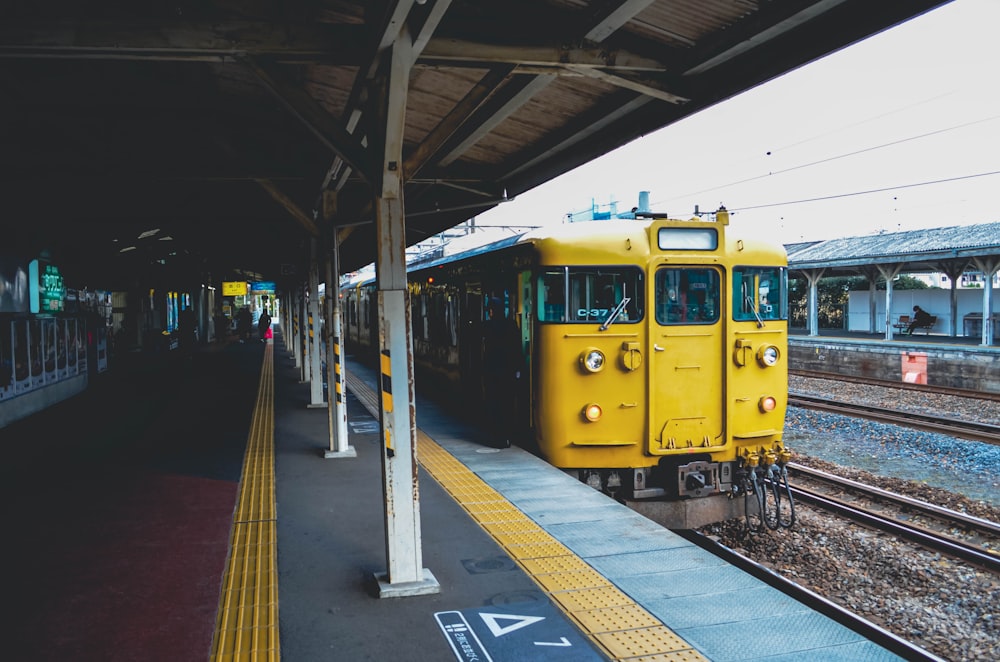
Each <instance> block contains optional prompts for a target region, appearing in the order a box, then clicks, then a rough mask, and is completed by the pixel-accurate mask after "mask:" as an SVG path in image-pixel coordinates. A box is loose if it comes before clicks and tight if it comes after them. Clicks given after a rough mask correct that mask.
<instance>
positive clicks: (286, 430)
mask: <svg viewBox="0 0 1000 662" xmlns="http://www.w3.org/2000/svg"><path fill="white" fill-rule="evenodd" d="M274 342H275V344H266V345H261V344H257V343H247V344H238V343H230V344H227V345H224V346H219V347H213V348H212V351H208V352H202V353H198V354H196V355H194V356H193V357H186V358H185V359H183V360H181V361H177V362H166V363H163V362H161V363H156V364H155V365H153V366H148V365H136V366H130V367H127V369H126V368H121V369H120V372H119V373H118V374H117V375H108V376H107V377H108V379H107V380H106V381H105V383H102V384H96V385H95V386H94V388H93V389H90V390H88V392H87V393H86V394H84V395H82V396H79V397H78V398H74V399H73V400H71V401H68V402H66V403H63V404H62V405H59V406H56V407H52V408H51V409H49V410H46V412H43V413H42V414H40V415H38V416H33V417H31V418H29V419H25V420H24V421H21V422H18V423H16V424H14V425H12V426H10V427H8V428H5V429H4V430H2V432H0V435H2V438H3V440H4V449H5V451H6V452H7V455H8V457H7V463H6V467H5V471H4V474H3V478H4V481H3V482H4V485H3V489H4V499H3V508H4V517H5V521H6V522H7V523H8V530H7V536H5V537H6V538H7V540H8V542H7V544H6V545H5V546H6V548H7V550H6V551H8V552H9V555H8V563H7V569H8V573H9V575H10V577H11V581H10V584H11V590H10V591H9V592H8V597H9V598H11V604H10V606H11V607H13V610H11V609H9V610H8V614H9V615H8V617H7V619H5V620H6V625H7V628H6V629H7V631H8V632H7V636H6V637H5V643H6V644H7V646H6V647H5V648H6V651H7V654H6V655H5V657H6V658H7V659H12V660H25V661H29V660H53V659H72V660H81V661H88V660H95V661H96V660H102V661H109V660H139V659H141V660H152V661H157V660H164V661H166V660H170V661H171V662H174V661H176V660H200V659H213V660H256V659H259V660H279V659H285V660H291V661H294V662H299V661H302V662H306V661H308V662H312V661H315V660H349V661H351V662H354V661H357V660H407V661H414V662H422V661H424V660H427V661H435V662H437V661H448V660H495V661H498V662H499V661H501V660H543V659H544V660H574V661H577V660H581V661H585V660H609V659H611V660H719V661H721V660H748V659H754V660H765V659H766V660H776V661H777V660H782V661H791V660H809V661H810V662H814V661H816V660H859V659H865V660H897V659H902V658H900V657H898V656H897V655H896V654H894V653H893V652H891V651H890V650H889V648H886V647H883V646H881V645H879V644H877V643H875V642H873V641H870V640H868V639H866V638H865V637H863V636H862V635H860V634H858V633H856V632H854V631H852V630H850V629H848V628H846V627H844V626H842V625H839V624H837V623H836V622H834V621H833V620H832V619H830V618H828V617H826V616H824V615H822V614H820V613H818V612H816V611H813V610H812V609H810V608H808V607H806V606H804V605H803V604H802V603H799V602H797V601H796V600H794V599H792V598H790V597H788V596H786V595H784V594H783V593H781V592H779V591H777V590H775V589H772V588H770V587H768V586H766V585H765V584H764V583H763V582H761V581H760V580H758V579H755V578H754V577H752V576H751V575H749V574H746V573H744V572H743V571H741V570H738V569H737V568H735V567H732V566H729V565H728V564H726V563H725V562H723V561H721V560H720V559H718V558H717V557H714V556H712V555H711V554H709V553H708V552H705V551H704V550H701V549H700V548H698V547H697V546H694V545H693V544H691V543H689V542H688V541H686V540H685V539H684V538H682V537H680V536H678V535H677V534H675V533H673V532H671V531H669V530H667V529H664V528H662V527H660V526H658V525H656V524H654V523H652V522H651V521H650V520H648V519H646V518H644V517H642V516H641V515H638V514H637V513H635V512H634V511H632V510H630V509H628V508H626V507H625V506H623V505H621V504H618V503H617V502H615V501H614V500H612V499H609V498H607V497H604V496H603V495H601V494H599V493H597V492H594V491H593V490H591V489H590V488H589V487H586V486H585V485H583V484H581V483H580V482H579V481H576V480H575V479H572V478H570V477H568V476H567V475H565V474H564V473H562V472H560V471H558V470H556V469H554V468H552V467H551V466H549V465H547V464H546V463H544V462H542V461H541V460H539V459H538V458H536V457H534V456H532V455H530V454H529V453H526V452H524V451H522V450H520V449H518V448H516V447H514V448H508V449H498V448H492V447H490V446H488V445H485V444H483V443H481V442H482V441H483V440H485V439H486V434H487V432H486V431H483V430H478V429H476V428H474V427H471V426H469V425H468V424H465V423H462V422H461V421H459V420H457V419H456V418H454V417H453V416H450V415H448V414H447V413H446V412H444V411H443V410H441V409H440V408H438V407H437V406H435V404H434V403H432V402H428V401H425V400H423V399H421V398H420V397H418V400H417V412H418V413H417V426H418V428H419V429H420V434H419V436H418V457H419V460H420V469H419V487H420V490H419V493H420V513H421V532H422V540H421V548H422V556H423V566H424V567H425V568H426V569H427V570H428V571H429V572H430V573H432V575H433V577H434V580H435V581H436V583H437V584H438V585H439V590H438V591H437V592H433V593H429V594H425V595H414V596H408V597H393V598H384V597H379V588H378V583H377V581H376V579H375V577H376V575H378V574H379V573H382V572H384V571H385V569H386V567H385V566H386V552H385V549H386V547H385V528H384V520H383V518H384V515H383V513H384V506H383V497H382V481H381V468H380V464H381V461H380V453H382V452H383V447H382V444H381V435H380V429H379V425H378V422H377V420H376V418H374V417H373V416H372V414H371V412H370V411H369V409H368V407H370V406H371V395H370V392H371V391H370V385H373V384H374V383H375V375H374V374H373V373H371V372H370V371H368V370H366V368H365V367H364V366H363V365H360V364H358V363H356V362H353V361H350V360H349V361H348V365H347V369H348V375H349V381H348V383H349V385H350V383H351V382H352V381H353V383H354V384H355V386H354V387H351V390H350V393H349V399H348V415H349V421H348V422H349V427H350V435H349V436H350V444H351V446H352V448H353V449H354V450H355V451H356V457H347V458H344V457H342V458H330V459H327V458H324V451H325V450H327V445H328V432H327V429H328V428H327V411H326V409H323V408H320V409H317V408H311V407H309V406H308V402H309V385H308V384H307V383H301V382H300V381H299V370H298V369H297V368H296V367H295V366H294V361H293V360H292V359H291V358H290V355H289V354H288V352H286V351H284V350H283V345H282V340H281V334H280V333H277V334H276V337H275V341H274ZM366 384H367V385H369V392H366V390H365V385H366Z"/></svg>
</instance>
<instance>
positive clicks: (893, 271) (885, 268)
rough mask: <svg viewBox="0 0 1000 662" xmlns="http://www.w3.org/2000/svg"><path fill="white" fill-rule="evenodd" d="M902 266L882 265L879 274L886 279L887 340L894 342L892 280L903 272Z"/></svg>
mask: <svg viewBox="0 0 1000 662" xmlns="http://www.w3.org/2000/svg"><path fill="white" fill-rule="evenodd" d="M902 269H903V265H902V264H880V265H878V272H879V273H880V274H882V277H883V278H885V339H886V340H892V335H893V326H892V279H893V278H895V277H896V276H897V275H899V272H900V271H902Z"/></svg>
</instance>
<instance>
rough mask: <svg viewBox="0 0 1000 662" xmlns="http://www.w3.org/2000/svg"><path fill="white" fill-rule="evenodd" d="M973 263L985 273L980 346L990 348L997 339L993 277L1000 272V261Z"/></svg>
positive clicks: (987, 259)
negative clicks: (994, 317) (994, 318)
mask: <svg viewBox="0 0 1000 662" xmlns="http://www.w3.org/2000/svg"><path fill="white" fill-rule="evenodd" d="M973 263H974V264H975V265H976V268H977V269H979V270H980V271H982V272H983V337H982V342H981V343H980V344H982V345H985V346H987V347H989V346H990V345H992V344H993V339H994V338H996V329H994V328H993V275H994V274H995V273H996V272H997V271H1000V259H997V258H994V257H986V256H984V257H977V258H974V259H973Z"/></svg>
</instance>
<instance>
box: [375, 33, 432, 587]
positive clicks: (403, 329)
mask: <svg viewBox="0 0 1000 662" xmlns="http://www.w3.org/2000/svg"><path fill="white" fill-rule="evenodd" d="M385 56H387V57H384V58H383V61H382V65H383V70H382V72H381V73H380V76H381V80H380V81H379V83H380V84H381V88H380V90H379V91H381V92H382V93H383V94H384V99H382V101H383V103H384V106H383V107H382V108H380V110H381V111H382V112H383V113H384V115H382V117H383V118H384V120H385V134H384V142H382V147H383V151H382V153H379V152H378V150H377V149H375V150H374V151H375V158H377V159H379V161H380V162H379V164H378V168H376V174H377V176H378V178H379V184H378V185H377V186H376V199H375V227H376V234H377V237H378V247H377V251H378V253H377V255H378V259H377V261H376V279H377V282H378V313H379V349H380V355H381V359H382V364H381V365H382V379H381V384H382V388H381V391H380V393H381V397H380V401H381V424H382V440H383V443H384V448H383V453H382V484H383V487H384V489H385V502H384V512H385V542H386V560H387V563H388V569H387V571H386V572H384V573H377V574H376V575H375V577H376V579H377V580H378V582H379V596H380V597H383V598H385V597H401V596H409V595H424V594H428V593H439V592H440V591H441V586H440V584H438V581H437V579H435V578H434V575H432V574H431V572H430V571H429V570H428V569H426V568H424V567H423V550H422V545H421V539H420V496H419V495H420V490H419V489H418V487H417V434H416V432H417V429H416V418H415V411H414V389H413V344H412V343H413V339H412V337H411V332H410V325H409V319H410V310H409V303H410V302H409V297H408V296H407V294H408V293H407V289H406V235H405V229H406V228H405V217H404V208H403V182H402V177H403V128H404V112H405V110H406V96H407V87H408V84H409V78H410V68H411V66H412V64H413V54H412V44H411V41H410V36H409V31H408V30H407V29H406V28H405V27H404V28H403V29H402V31H401V33H400V35H399V36H398V37H397V38H396V40H395V42H394V43H393V46H392V47H391V48H390V49H388V50H387V51H386V52H385ZM386 65H388V66H386ZM375 143H376V144H378V141H375Z"/></svg>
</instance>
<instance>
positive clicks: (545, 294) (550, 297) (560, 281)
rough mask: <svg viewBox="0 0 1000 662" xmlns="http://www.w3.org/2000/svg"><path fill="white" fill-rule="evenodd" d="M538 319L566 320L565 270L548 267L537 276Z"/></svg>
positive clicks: (547, 320)
mask: <svg viewBox="0 0 1000 662" xmlns="http://www.w3.org/2000/svg"><path fill="white" fill-rule="evenodd" d="M538 321H539V322H565V321H566V270H565V268H560V269H550V270H547V271H545V272H543V273H542V274H541V275H540V276H539V277H538Z"/></svg>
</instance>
